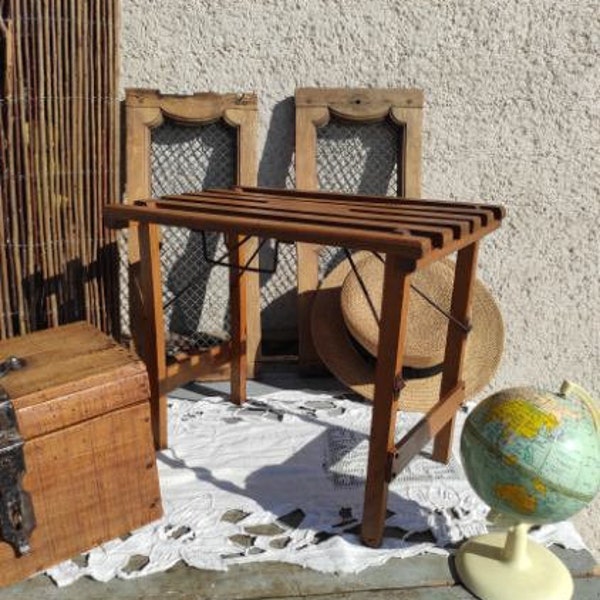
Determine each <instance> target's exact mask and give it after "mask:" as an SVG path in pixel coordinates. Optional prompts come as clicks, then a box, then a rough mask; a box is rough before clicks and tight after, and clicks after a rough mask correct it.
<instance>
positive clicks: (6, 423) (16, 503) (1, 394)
mask: <svg viewBox="0 0 600 600" xmlns="http://www.w3.org/2000/svg"><path fill="white" fill-rule="evenodd" d="M23 446H24V442H23V439H22V438H21V436H20V435H19V430H18V427H17V419H16V416H15V411H14V408H13V405H12V402H11V401H10V399H9V397H8V394H7V393H6V390H5V389H4V388H3V387H2V386H0V539H2V540H4V541H5V542H7V543H8V544H10V545H11V546H12V547H13V548H14V549H15V551H16V552H17V554H19V555H22V554H27V553H28V552H29V551H30V546H29V536H30V534H31V532H32V531H33V529H34V527H35V524H36V523H35V516H34V513H33V505H32V502H31V496H30V495H29V494H28V493H27V492H26V491H25V490H23V488H22V485H21V482H22V479H23V475H24V474H25V457H24V453H23Z"/></svg>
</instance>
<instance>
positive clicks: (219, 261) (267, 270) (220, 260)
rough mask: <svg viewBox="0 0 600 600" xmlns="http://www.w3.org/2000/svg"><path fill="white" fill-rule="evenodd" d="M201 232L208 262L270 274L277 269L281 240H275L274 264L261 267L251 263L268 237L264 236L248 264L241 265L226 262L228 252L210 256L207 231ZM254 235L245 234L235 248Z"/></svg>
mask: <svg viewBox="0 0 600 600" xmlns="http://www.w3.org/2000/svg"><path fill="white" fill-rule="evenodd" d="M199 233H200V235H201V237H202V254H203V255H204V260H206V262H208V263H210V264H211V265H215V266H218V267H229V268H239V269H241V270H242V271H252V272H254V273H268V274H273V273H275V271H276V270H277V261H278V256H279V240H275V253H274V256H273V264H272V265H271V266H270V267H269V268H261V267H251V266H250V264H251V263H252V261H253V260H254V259H255V258H256V256H257V254H258V253H259V252H260V250H261V248H262V247H263V246H264V245H265V243H266V241H267V238H263V239H262V240H261V241H260V243H259V245H258V248H256V250H254V252H253V253H252V255H251V256H250V258H249V259H248V260H247V261H246V264H245V265H243V266H240V265H236V264H234V263H231V262H225V259H226V258H227V256H228V254H229V253H228V252H225V253H224V254H223V255H222V256H221V257H219V258H216V259H215V258H211V257H210V256H209V253H208V246H207V244H206V232H205V231H204V230H201V231H200V232H199ZM252 237H253V236H250V235H245V236H244V237H243V238H242V239H241V240H240V241H239V242H237V243H236V244H235V245H234V246H233V249H234V250H237V249H238V248H240V247H241V246H242V245H243V244H245V243H246V242H247V241H248V240H249V239H251V238H252Z"/></svg>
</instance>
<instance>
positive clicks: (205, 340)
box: [151, 120, 236, 354]
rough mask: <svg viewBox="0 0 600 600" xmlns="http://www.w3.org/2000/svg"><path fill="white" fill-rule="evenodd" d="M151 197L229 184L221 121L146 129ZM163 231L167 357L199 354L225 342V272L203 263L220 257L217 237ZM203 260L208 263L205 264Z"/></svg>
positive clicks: (232, 162)
mask: <svg viewBox="0 0 600 600" xmlns="http://www.w3.org/2000/svg"><path fill="white" fill-rule="evenodd" d="M151 139H152V142H151V171H152V195H153V196H162V195H165V194H182V193H185V192H189V191H192V190H199V189H205V188H209V187H227V186H230V185H233V184H234V183H235V173H236V131H235V129H233V128H230V127H228V126H227V125H226V124H225V123H224V122H223V121H217V122H214V123H210V124H206V125H200V126H196V125H195V126H188V125H180V124H178V123H176V122H174V121H171V120H165V122H164V123H163V124H162V125H161V126H160V127H157V128H155V129H153V130H152V138H151ZM204 242H205V243H203V240H202V234H201V233H200V232H196V231H191V230H189V229H185V228H180V227H163V228H162V243H161V263H162V273H163V302H164V307H165V329H166V331H165V335H166V339H167V353H168V354H176V353H177V352H180V351H188V350H190V349H194V350H198V349H205V348H209V347H211V346H214V345H216V344H219V343H222V342H223V341H224V340H227V339H228V337H229V288H228V276H229V275H228V269H227V268H226V267H218V266H217V267H215V266H213V265H212V264H211V263H210V262H209V260H210V259H215V258H219V257H221V256H222V255H223V254H224V253H225V252H226V247H225V243H224V240H223V236H222V235H221V234H215V233H210V232H206V233H205V240H204ZM207 259H208V260H207Z"/></svg>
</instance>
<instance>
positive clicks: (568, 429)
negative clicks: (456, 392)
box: [456, 382, 600, 600]
mask: <svg viewBox="0 0 600 600" xmlns="http://www.w3.org/2000/svg"><path fill="white" fill-rule="evenodd" d="M461 457H462V461H463V465H464V468H465V472H466V474H467V478H468V480H469V482H470V483H471V485H472V486H473V488H474V489H475V491H476V492H477V494H478V495H479V496H480V497H481V498H482V499H483V500H484V501H485V502H486V503H487V504H488V505H489V506H490V507H491V508H492V509H494V510H495V511H497V512H500V513H503V514H505V515H508V516H509V517H511V518H512V519H513V520H514V521H515V522H519V523H520V524H519V525H517V526H515V527H513V528H511V529H510V530H509V532H508V534H506V533H492V534H488V535H486V536H481V537H479V538H475V539H472V540H470V541H469V542H467V543H466V544H464V545H463V546H462V547H461V549H460V550H459V552H458V554H457V557H456V567H457V570H458V573H459V576H460V577H461V579H462V581H463V583H464V584H465V586H466V587H467V588H469V589H470V590H471V591H472V592H474V593H475V594H476V595H478V596H479V597H480V598H482V599H483V600H509V599H511V600H512V599H514V598H519V599H520V600H542V599H543V600H567V599H569V598H571V596H572V593H573V582H572V579H571V576H570V574H569V572H568V570H567V569H566V568H565V567H564V565H563V564H562V563H561V562H560V560H559V559H558V558H556V556H555V555H554V554H552V553H551V552H550V551H548V550H546V549H545V548H543V547H542V546H539V545H538V544H535V543H534V542H532V541H531V540H529V539H528V537H527V530H528V529H529V527H530V526H531V525H534V524H544V523H553V522H558V521H562V520H564V519H567V518H569V517H571V516H572V515H574V514H575V513H576V512H578V511H579V510H581V509H582V508H584V507H585V506H586V505H587V504H588V503H590V502H591V501H592V500H593V499H594V496H595V495H596V494H597V492H598V490H599V489H600V417H599V413H598V406H597V404H596V403H595V402H594V400H593V399H592V398H591V396H590V395H589V394H588V393H587V392H586V391H585V390H583V389H582V388H581V387H580V386H578V385H576V384H573V383H570V382H564V383H563V385H562V387H561V390H560V392H559V393H558V394H555V393H551V392H547V391H543V390H538V389H535V388H529V387H521V388H511V389H507V390H503V391H501V392H499V393H497V394H494V395H492V396H490V397H489V398H487V399H486V400H484V401H483V402H481V403H480V404H479V405H478V406H477V407H476V408H475V409H474V410H473V412H472V413H471V414H470V415H469V417H468V418H467V420H466V422H465V425H464V429H463V432H462V435H461Z"/></svg>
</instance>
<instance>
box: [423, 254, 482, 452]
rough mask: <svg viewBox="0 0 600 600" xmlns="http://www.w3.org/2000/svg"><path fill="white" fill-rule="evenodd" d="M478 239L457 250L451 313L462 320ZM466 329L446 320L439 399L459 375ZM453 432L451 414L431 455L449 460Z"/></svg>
mask: <svg viewBox="0 0 600 600" xmlns="http://www.w3.org/2000/svg"><path fill="white" fill-rule="evenodd" d="M477 251H478V242H473V243H472V244H470V245H469V246H466V247H464V248H463V249H462V250H459V251H458V256H457V260H456V270H455V273H454V289H453V291H452V308H451V309H450V312H451V314H452V316H453V317H455V318H456V319H458V320H459V321H460V322H462V323H465V324H466V323H469V322H470V317H471V299H472V297H473V283H474V281H475V271H476V269H477ZM467 335H468V333H467V332H466V331H464V330H463V329H461V328H460V327H458V326H457V325H456V323H453V322H452V321H448V335H447V336H446V353H445V356H444V372H443V374H442V383H441V386H440V400H441V399H442V398H444V397H445V396H446V395H447V394H448V393H449V392H450V391H451V390H452V389H454V387H455V386H456V385H457V384H458V382H459V381H460V379H461V377H462V367H463V358H464V355H465V348H466V343H467ZM453 432H454V417H452V419H450V420H449V421H448V422H447V423H446V425H444V427H442V429H440V431H439V433H438V434H437V435H436V436H435V441H434V445H433V459H434V460H437V461H439V462H448V460H450V454H451V451H452V435H453Z"/></svg>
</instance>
